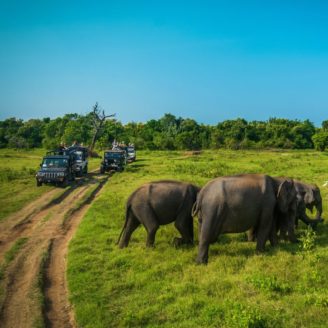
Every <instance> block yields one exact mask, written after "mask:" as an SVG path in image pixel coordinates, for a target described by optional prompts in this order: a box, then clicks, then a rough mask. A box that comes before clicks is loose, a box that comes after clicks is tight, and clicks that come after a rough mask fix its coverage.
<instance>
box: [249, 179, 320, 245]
mask: <svg viewBox="0 0 328 328" xmlns="http://www.w3.org/2000/svg"><path fill="white" fill-rule="evenodd" d="M276 179H277V180H280V181H283V180H284V179H286V178H276ZM293 182H294V186H295V190H296V193H297V194H296V199H297V201H296V215H295V226H296V227H297V225H298V220H301V221H303V222H304V223H305V224H306V225H309V226H311V227H312V228H313V229H314V228H315V227H316V226H317V224H318V223H320V222H323V219H322V218H321V214H322V198H321V193H320V189H319V188H318V186H316V185H314V184H307V183H304V182H301V181H299V180H295V179H294V180H293ZM314 207H315V208H316V217H315V219H310V218H309V217H308V216H307V214H306V209H307V208H308V209H310V211H311V212H312V211H313V208H314ZM279 216H280V217H279ZM286 222H291V219H290V220H289V221H288V220H286V219H285V218H281V214H280V215H279V214H278V218H277V226H276V230H277V231H280V239H284V240H288V239H289V240H291V236H290V233H289V232H288V231H289V230H288V227H287V226H286ZM287 232H288V236H287ZM249 237H250V234H249ZM292 238H293V236H292ZM249 240H250V238H249ZM291 241H293V240H291ZM294 241H295V240H294Z"/></svg>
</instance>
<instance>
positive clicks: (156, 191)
mask: <svg viewBox="0 0 328 328" xmlns="http://www.w3.org/2000/svg"><path fill="white" fill-rule="evenodd" d="M199 190H200V188H199V187H197V186H195V185H193V184H190V183H184V182H180V181H172V180H165V181H156V182H150V183H147V184H144V185H143V186H141V187H140V188H138V189H137V190H135V191H134V192H133V193H132V194H131V196H130V197H129V198H128V201H127V204H126V216H125V223H124V226H123V229H122V231H121V234H120V237H119V239H118V243H119V247H120V248H124V247H127V246H128V244H129V241H130V238H131V235H132V233H133V231H134V230H135V229H136V228H137V227H138V226H139V225H140V224H143V225H144V227H145V228H146V230H147V233H148V235H147V244H146V245H147V247H151V246H153V245H154V242H155V235H156V231H157V229H158V228H159V226H160V225H165V224H168V223H171V222H173V221H174V222H175V223H174V224H175V227H176V228H177V229H178V231H179V232H180V234H181V237H182V238H175V239H174V242H175V244H176V245H180V244H185V243H186V244H188V243H190V244H192V243H193V241H194V230H193V218H192V216H191V209H192V206H193V204H194V203H195V201H196V197H197V193H198V191H199Z"/></svg>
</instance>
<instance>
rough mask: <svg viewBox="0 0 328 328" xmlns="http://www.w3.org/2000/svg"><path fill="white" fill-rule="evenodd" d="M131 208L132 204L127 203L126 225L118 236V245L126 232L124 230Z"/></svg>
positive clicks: (125, 223)
mask: <svg viewBox="0 0 328 328" xmlns="http://www.w3.org/2000/svg"><path fill="white" fill-rule="evenodd" d="M130 209H131V204H127V206H126V211H125V222H124V226H123V228H122V230H121V233H120V236H119V237H118V240H117V242H116V245H118V244H119V242H120V240H121V238H122V235H123V233H124V231H125V229H126V226H127V224H128V217H129V211H130Z"/></svg>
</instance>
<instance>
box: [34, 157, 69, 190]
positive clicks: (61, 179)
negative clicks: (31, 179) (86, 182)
mask: <svg viewBox="0 0 328 328" xmlns="http://www.w3.org/2000/svg"><path fill="white" fill-rule="evenodd" d="M74 165H75V157H74V155H73V154H72V153H66V152H63V151H50V152H48V153H47V155H46V156H44V157H43V160H42V163H41V164H40V170H39V171H38V172H37V173H36V175H35V178H36V185H37V186H38V187H39V186H42V184H43V183H51V184H55V185H62V186H66V185H67V184H68V183H69V181H73V180H74V179H75V171H74Z"/></svg>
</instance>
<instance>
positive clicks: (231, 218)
mask: <svg viewBox="0 0 328 328" xmlns="http://www.w3.org/2000/svg"><path fill="white" fill-rule="evenodd" d="M295 203H296V190H295V187H294V184H293V181H292V180H290V179H285V180H284V181H282V182H280V181H278V180H276V179H274V178H272V177H270V176H268V175H263V174H244V175H235V176H228V177H220V178H216V179H214V180H212V181H210V182H208V183H207V184H206V185H205V186H204V187H203V188H202V189H201V191H200V192H199V194H198V196H197V201H196V203H195V205H194V208H193V215H196V214H198V222H199V250H198V256H197V262H198V263H207V262H208V251H209V245H210V244H211V243H214V242H216V241H217V238H218V236H219V235H220V234H222V233H240V232H245V231H247V230H249V229H253V230H254V231H255V232H256V236H257V246H256V249H257V251H260V252H262V251H264V248H265V243H266V241H267V240H268V239H270V242H271V244H273V245H274V244H276V240H275V239H276V238H275V236H276V231H275V226H276V223H275V221H274V218H275V211H277V210H278V211H279V212H280V213H283V214H286V216H285V217H286V219H291V220H292V221H293V222H294V220H295V216H293V215H291V213H289V211H290V209H292V212H294V213H295V206H296V205H295ZM287 213H289V214H288V215H287ZM293 222H291V223H288V224H287V226H288V227H289V228H290V229H291V231H290V234H291V235H293V227H294V223H293Z"/></svg>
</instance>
